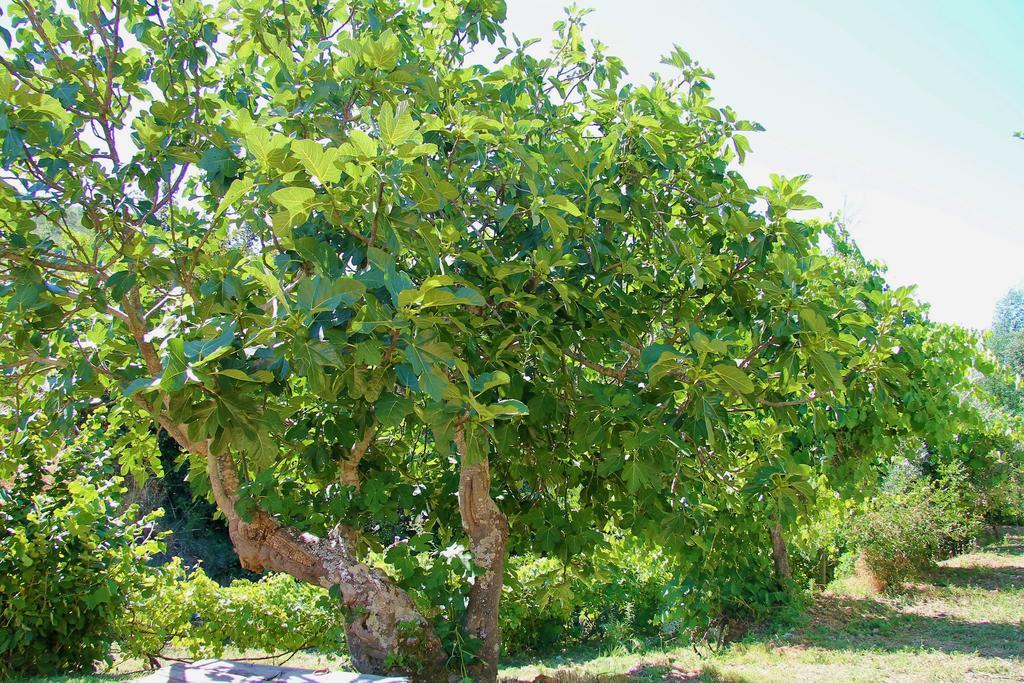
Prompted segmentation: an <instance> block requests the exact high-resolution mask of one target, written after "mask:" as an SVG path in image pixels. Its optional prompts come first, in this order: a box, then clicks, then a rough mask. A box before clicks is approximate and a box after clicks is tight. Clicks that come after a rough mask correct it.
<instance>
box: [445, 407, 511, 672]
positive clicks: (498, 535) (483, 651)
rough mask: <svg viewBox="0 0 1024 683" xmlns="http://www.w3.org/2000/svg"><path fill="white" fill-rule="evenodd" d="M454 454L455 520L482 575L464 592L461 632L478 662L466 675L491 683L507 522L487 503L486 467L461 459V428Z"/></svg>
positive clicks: (495, 669)
mask: <svg viewBox="0 0 1024 683" xmlns="http://www.w3.org/2000/svg"><path fill="white" fill-rule="evenodd" d="M455 445H456V446H457V447H458V450H459V460H460V470H459V514H460V515H461V517H462V528H463V529H464V530H465V531H466V534H467V535H468V536H469V549H470V552H471V553H472V555H473V561H474V562H475V563H476V564H477V565H478V566H479V567H480V568H481V569H483V573H482V574H480V575H479V576H477V577H476V579H475V581H474V582H473V585H472V586H470V589H469V605H468V608H467V612H466V631H467V632H468V633H469V635H471V636H472V637H473V638H476V639H477V640H479V641H480V649H479V651H478V653H477V656H478V658H479V659H478V661H477V663H476V664H475V665H474V666H473V669H472V671H471V673H472V675H473V680H474V681H496V680H497V678H498V657H499V656H500V654H501V627H500V625H499V623H498V614H499V607H500V605H501V589H502V585H503V584H504V580H505V550H506V546H507V545H508V532H509V528H508V519H507V518H506V517H505V514H504V513H503V512H502V511H501V510H500V509H499V508H498V505H497V503H495V502H494V499H493V498H491V474H490V463H489V461H488V459H487V458H486V457H484V458H483V459H482V460H479V461H471V460H469V459H467V455H466V434H465V425H464V424H460V425H459V426H458V427H457V428H456V431H455Z"/></svg>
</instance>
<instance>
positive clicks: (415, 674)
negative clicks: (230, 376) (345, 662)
mask: <svg viewBox="0 0 1024 683" xmlns="http://www.w3.org/2000/svg"><path fill="white" fill-rule="evenodd" d="M161 425H162V426H163V427H164V428H165V429H167V431H168V432H169V433H170V434H171V436H173V437H174V438H175V439H176V440H178V442H179V443H180V444H181V445H182V447H183V448H187V449H189V450H190V451H191V452H193V453H197V454H199V455H204V456H205V457H206V459H207V469H208V470H209V473H210V483H211V486H212V488H213V494H214V498H215V499H216V502H217V507H218V508H219V509H220V510H221V512H222V513H223V514H224V516H225V517H226V518H227V522H228V533H229V535H230V537H231V542H232V545H234V548H235V552H237V553H238V558H239V560H240V561H241V563H242V566H243V567H245V568H246V569H249V570H251V571H256V572H259V571H263V570H264V569H271V570H274V571H280V572H285V573H287V574H290V575H291V576H294V577H295V578H297V579H299V580H301V581H306V582H307V583H312V584H316V585H319V586H323V587H324V588H331V587H333V586H338V588H339V590H340V592H341V603H342V606H343V607H344V608H345V610H346V627H345V633H346V635H347V641H348V649H349V654H350V655H351V657H352V662H353V664H354V665H355V666H356V668H357V669H359V670H360V671H362V672H364V673H372V674H400V675H404V676H409V677H410V678H412V679H413V680H414V681H430V682H431V683H434V682H437V681H445V680H447V678H448V675H447V669H446V666H445V661H446V656H445V653H444V650H443V648H442V646H441V641H440V640H439V639H438V637H437V636H436V634H435V633H434V631H433V628H432V626H431V624H430V622H429V621H428V620H427V619H426V618H425V617H424V616H423V615H422V614H420V613H419V611H418V610H417V609H416V606H415V604H414V603H413V601H412V598H410V597H409V595H408V594H407V593H405V591H403V590H402V589H400V588H399V587H398V586H396V585H395V584H394V583H393V582H392V581H391V579H390V578H388V576H387V575H386V574H384V573H383V572H382V571H380V570H379V569H375V568H373V567H369V566H367V565H365V564H363V563H361V562H359V561H358V560H357V558H356V554H355V548H354V547H353V546H352V542H351V539H352V537H353V536H354V534H353V532H352V531H351V530H350V529H347V528H346V527H339V528H338V529H336V530H335V531H334V532H332V533H331V534H330V535H329V536H328V538H326V539H321V538H318V537H316V536H313V535H312V534H307V533H302V532H299V531H297V530H295V529H292V528H289V527H286V526H284V525H282V524H281V523H280V522H278V521H277V520H276V519H274V518H273V517H272V516H271V515H269V514H267V513H266V512H264V511H263V510H260V509H256V510H255V511H253V512H252V514H251V515H250V516H249V519H248V520H243V519H242V517H241V516H240V515H239V514H238V512H237V511H236V509H235V504H236V503H237V501H238V490H239V481H238V472H237V469H236V467H235V464H234V462H233V461H232V458H231V456H230V455H229V454H217V453H213V452H211V450H210V447H209V443H207V442H198V443H196V442H192V441H190V440H189V439H188V438H187V435H186V430H185V429H184V427H183V426H182V425H175V424H173V423H171V422H170V421H168V420H167V419H166V418H163V417H162V419H161ZM410 626H415V628H410ZM396 655H400V656H399V657H395V656H396ZM389 657H390V658H391V660H392V662H398V663H391V662H389V661H388V659H389Z"/></svg>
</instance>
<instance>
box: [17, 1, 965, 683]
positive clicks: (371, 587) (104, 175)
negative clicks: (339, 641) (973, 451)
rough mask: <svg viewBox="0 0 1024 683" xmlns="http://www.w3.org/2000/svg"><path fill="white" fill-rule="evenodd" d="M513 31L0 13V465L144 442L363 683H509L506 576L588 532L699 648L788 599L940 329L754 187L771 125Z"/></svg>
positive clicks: (134, 468)
mask: <svg viewBox="0 0 1024 683" xmlns="http://www.w3.org/2000/svg"><path fill="white" fill-rule="evenodd" d="M504 14H505V5H504V2H501V1H500V0H459V1H455V0H439V1H437V2H434V3H414V2H406V1H402V2H399V1H395V0H372V1H366V2H351V3H349V2H338V3H334V4H326V3H310V4H293V3H271V2H267V1H265V0H254V1H247V2H227V3H222V4H220V5H218V6H217V7H210V6H207V5H205V4H204V3H199V2H176V3H173V4H172V3H167V2H161V1H160V0H156V1H155V2H141V1H137V0H101V1H100V2H96V1H95V0H89V1H81V2H76V3H71V4H70V6H68V7H65V6H64V5H58V4H55V3H50V2H43V3H42V4H40V3H38V2H28V1H27V0H15V2H13V3H12V5H11V7H10V17H11V29H12V30H10V31H6V32H5V33H4V34H3V38H4V40H5V42H7V44H8V45H7V50H6V52H5V54H4V56H3V58H2V60H0V65H2V67H3V69H2V70H0V106H2V107H3V112H2V113H3V115H4V116H3V117H2V118H0V122H2V125H3V126H4V128H3V134H4V142H3V146H2V151H0V159H2V165H3V169H4V171H3V173H2V174H0V181H2V182H0V231H2V233H0V259H2V261H0V263H2V268H3V275H2V278H3V280H2V289H0V300H2V302H3V305H4V307H5V310H6V312H7V315H6V316H5V317H4V318H3V321H2V322H0V364H2V365H3V367H4V385H3V386H4V391H5V395H6V397H7V399H8V403H9V404H10V405H11V409H10V414H9V417H10V419H9V421H8V422H9V427H10V429H12V430H13V438H12V448H11V449H10V450H6V449H5V452H6V453H9V459H8V461H7V462H6V463H5V467H6V469H7V470H8V471H11V470H16V469H17V468H18V467H20V465H19V462H20V461H21V460H22V459H23V458H24V452H23V450H20V449H21V448H22V447H21V446H19V445H18V444H19V443H24V439H22V438H21V437H20V436H19V433H20V432H22V431H24V430H26V429H28V428H29V426H30V424H31V416H32V415H34V414H39V413H40V412H45V413H46V414H47V415H50V416H53V421H54V424H55V426H56V427H62V428H64V429H66V430H74V429H76V428H77V425H78V424H79V423H80V420H81V416H82V414H83V413H84V412H87V411H88V410H89V409H90V406H93V405H96V404H97V403H103V404H105V405H106V406H108V407H109V409H110V410H111V412H112V414H115V415H118V416H120V418H121V419H122V420H123V421H124V422H125V423H132V424H136V425H145V426H147V427H148V425H155V426H157V427H159V428H160V429H162V430H163V431H164V432H166V434H167V435H169V436H170V438H172V439H173V440H174V441H176V442H177V443H178V444H179V446H180V448H181V449H182V451H183V453H185V454H186V456H185V457H186V458H187V459H188V462H189V467H190V472H191V475H190V476H191V479H192V481H193V482H194V483H195V485H196V488H197V490H198V491H199V492H200V493H206V494H208V495H210V496H211V497H212V499H213V500H214V501H215V503H216V505H217V507H218V509H219V510H220V512H221V513H222V514H223V515H224V517H225V518H226V520H227V523H228V528H229V533H230V536H231V540H232V543H233V545H234V547H235V550H236V552H237V553H238V555H239V558H240V560H241V562H242V565H243V566H244V567H246V568H247V569H250V570H253V571H261V570H264V569H271V570H276V571H282V572H286V573H288V574H291V575H292V576H295V577H297V578H299V579H301V580H304V581H308V582H310V583H315V584H318V585H321V586H325V587H329V588H331V589H332V591H334V593H335V594H336V595H337V597H338V599H339V601H340V604H341V606H342V608H343V609H344V610H345V615H346V624H347V625H346V633H347V639H348V646H349V649H350V652H351V654H352V658H353V661H354V662H355V664H356V666H357V667H358V668H360V669H361V670H364V671H369V672H403V673H408V674H411V675H413V676H415V677H417V678H420V679H424V680H442V679H444V678H445V677H448V676H455V677H458V676H469V677H472V678H473V679H476V680H494V679H495V677H496V674H497V659H498V655H499V652H500V630H499V628H498V610H499V604H500V597H501V593H502V585H503V577H504V562H505V558H506V556H507V554H508V553H509V552H523V551H525V550H534V551H537V552H540V553H543V554H547V555H550V556H553V557H558V558H561V559H563V560H570V559H571V558H573V557H574V556H577V555H579V554H580V553H582V552H584V551H586V550H588V549H591V548H593V547H594V545H595V544H600V543H602V542H603V540H604V538H605V533H606V532H608V531H609V530H619V531H622V532H624V533H628V534H631V535H635V536H637V537H640V538H642V539H644V540H645V541H646V542H649V543H654V544H658V545H660V546H663V547H664V548H665V549H666V552H669V553H671V555H672V556H673V557H674V558H675V560H676V561H677V562H678V566H679V567H680V576H681V581H680V586H679V590H680V592H681V594H693V593H694V592H695V591H698V592H700V594H701V598H702V599H701V601H700V604H701V605H702V610H700V614H699V615H697V616H693V615H691V616H692V618H693V619H697V618H698V616H699V618H701V619H703V618H705V617H706V615H707V614H710V613H713V612H714V611H716V610H719V609H721V608H722V606H723V605H726V604H730V603H735V602H744V601H746V602H748V603H749V602H751V601H754V602H759V603H761V604H764V603H765V602H767V601H770V600H772V599H774V597H773V596H776V595H777V593H778V585H777V582H776V580H775V578H774V577H773V575H772V573H771V571H770V570H769V569H768V566H769V565H770V563H771V561H772V558H773V555H772V552H771V548H773V547H774V548H775V549H776V553H775V558H774V559H775V560H776V566H779V565H778V561H779V558H780V552H781V550H780V549H781V548H784V543H781V541H782V540H783V538H782V534H783V533H784V530H785V529H784V527H785V524H786V522H787V521H788V520H790V519H791V518H792V516H793V514H794V513H793V512H791V510H798V509H799V504H798V503H799V500H800V499H801V497H803V498H806V497H807V496H808V495H809V494H808V493H807V492H808V490H809V486H810V485H811V483H813V482H816V481H818V480H819V478H820V476H821V473H822V468H823V467H825V466H833V465H836V466H837V467H836V468H835V472H836V474H835V475H834V476H835V477H836V478H837V479H840V480H842V479H843V478H844V477H845V476H846V475H844V474H843V469H842V467H839V465H843V464H846V463H848V462H864V461H870V459H871V458H873V457H876V456H877V455H878V452H877V451H878V449H880V448H882V447H883V446H884V444H885V443H886V442H885V441H884V439H883V440H881V441H879V440H878V439H880V438H881V436H884V434H885V433H887V432H886V429H888V426H887V425H888V424H889V423H890V422H891V423H893V424H895V425H897V426H898V427H899V426H902V427H907V424H906V423H907V420H911V421H913V420H916V419H924V418H923V417H921V418H918V417H913V414H914V413H913V411H914V410H915V409H919V408H920V409H922V410H923V411H924V413H925V414H927V416H929V417H934V416H933V415H932V414H931V412H929V411H928V410H927V409H928V407H929V406H931V405H932V402H940V401H942V400H943V398H944V397H948V396H949V395H951V392H952V391H953V389H954V388H955V387H956V386H957V385H958V384H959V383H960V381H961V379H962V377H963V372H962V369H963V368H964V367H965V366H966V364H969V363H970V358H968V357H967V356H965V355H961V354H960V353H959V349H960V348H961V346H959V345H958V346H955V349H957V351H956V352H955V353H953V354H951V355H950V356H949V357H950V358H951V365H950V366H949V367H947V368H944V369H945V370H950V372H948V373H941V374H940V373H937V372H929V371H928V363H929V362H930V358H931V356H933V355H934V354H944V353H945V351H944V350H943V348H942V345H941V343H939V341H940V340H943V339H946V338H950V334H949V333H947V332H945V331H943V330H942V329H941V328H936V327H934V326H931V325H930V324H929V323H928V322H927V319H926V318H925V317H924V315H923V314H922V313H921V312H920V311H919V310H918V308H917V306H916V304H914V303H913V301H912V299H910V297H909V293H907V292H905V291H902V290H892V289H891V288H889V287H888V286H887V285H886V283H885V281H884V279H883V278H882V277H881V275H880V274H879V273H878V272H874V271H871V270H870V269H863V268H860V269H858V267H855V266H851V265H850V263H849V262H848V260H845V256H844V252H843V251H842V249H844V248H845V249H846V252H845V253H846V254H849V253H852V251H851V250H852V249H853V248H852V247H844V244H845V242H844V240H843V238H842V236H841V235H839V234H838V233H836V232H834V231H832V232H828V231H826V226H825V225H822V224H818V223H807V222H801V221H799V220H796V219H795V218H794V217H793V214H794V212H798V211H800V210H804V209H810V208H815V207H817V206H818V204H817V203H816V202H815V201H814V200H813V199H812V198H810V197H808V196H807V195H806V194H805V193H804V192H803V190H802V186H803V184H804V182H805V181H806V179H805V178H796V179H784V178H773V181H772V185H771V186H770V187H765V188H757V189H755V188H751V187H749V186H748V185H747V184H746V182H745V181H744V180H743V178H742V176H740V175H739V174H738V173H737V172H736V171H735V170H734V168H733V166H732V165H731V164H732V162H733V161H737V160H740V161H741V160H742V159H743V157H744V155H745V154H746V152H747V151H748V149H749V145H748V142H747V140H746V138H745V137H744V132H745V131H749V130H754V129H756V126H755V125H754V124H751V123H749V122H745V121H742V120H740V119H738V118H737V117H736V115H735V114H734V112H732V111H731V110H730V109H729V108H721V107H717V106H715V104H714V102H713V101H712V99H711V97H710V94H709V78H710V74H709V73H708V72H707V71H706V70H704V69H702V68H701V67H700V66H699V65H698V64H696V63H695V62H693V61H692V60H691V59H690V57H689V56H688V55H687V54H686V53H685V52H683V51H682V50H679V49H677V50H675V51H674V52H673V53H672V54H671V55H670V56H669V57H668V58H667V59H666V64H667V66H668V67H669V68H670V69H671V73H672V76H670V77H658V78H656V79H655V81H654V83H653V84H652V85H650V86H637V85H631V84H628V83H626V82H624V81H623V80H622V76H623V68H622V64H621V62H619V61H618V60H617V59H615V58H614V57H610V56H607V55H606V54H605V51H604V48H603V47H602V46H601V45H600V44H596V43H595V44H592V45H587V44H586V43H585V42H584V40H583V38H582V33H581V25H582V24H581V15H580V14H579V13H575V12H573V13H570V14H569V16H568V18H567V20H566V21H564V22H562V23H560V24H559V25H558V26H557V29H558V39H557V40H556V41H555V43H554V45H553V48H554V49H553V54H552V55H551V56H550V57H544V58H538V57H535V56H533V55H531V53H530V52H529V51H528V47H529V44H527V43H523V42H521V41H519V40H518V39H514V38H511V37H508V36H505V35H504V34H503V32H502V29H501V27H500V22H501V20H502V19H503V18H504ZM498 40H500V41H502V43H503V46H502V47H500V48H499V50H498V62H497V63H496V64H495V65H494V66H493V67H484V66H481V65H479V64H475V63H474V62H473V61H472V60H471V59H469V58H468V55H469V54H470V51H471V50H472V48H473V46H474V45H476V44H478V43H479V42H481V41H491V42H494V41H498ZM830 244H831V245H832V246H831V247H830V246H829V245H830ZM833 248H835V249H839V250H840V253H839V254H838V255H837V254H835V253H833V251H832V249H833ZM954 337H955V335H954ZM958 371H960V372H958ZM936 405H938V404H937V403H936ZM936 410H938V408H936ZM933 412H934V411H933ZM938 414H939V413H936V415H938ZM862 416H865V417H863V418H862ZM869 418H870V419H869ZM910 426H913V425H910ZM807 430H811V431H810V432H808V431H807ZM843 430H848V432H844V431H843ZM848 433H849V434H852V435H854V436H853V437H852V438H853V439H854V440H855V441H856V443H857V445H858V446H859V447H858V448H856V449H846V448H841V447H839V445H838V444H839V443H842V442H843V439H844V438H845V436H846V435H847V434H848ZM808 434H810V436H808ZM840 434H842V436H840ZM829 439H831V442H830V441H829ZM830 443H831V446H830V445H829V444H830ZM818 446H821V450H818ZM154 453H155V451H154V450H153V446H152V440H151V439H148V440H146V441H145V442H144V443H139V444H138V445H137V447H136V448H128V449H126V451H125V454H124V457H123V464H124V467H125V468H126V470H128V471H131V472H133V473H138V474H143V473H144V472H145V471H146V470H147V469H149V468H150V466H149V463H148V460H147V458H151V457H154V456H153V454H154ZM786 501H791V502H792V504H791V503H790V502H786ZM751 513H752V514H751ZM455 520H457V521H455ZM751 548H756V549H757V550H756V551H754V552H751ZM723 576H731V578H732V581H733V586H735V587H729V585H728V584H725V585H724V586H723V582H722V581H720V579H721V577H723ZM736 577H742V580H739V581H736V580H735V579H736ZM729 591H732V592H731V593H730V592H729ZM689 604H691V605H692V604H693V601H690V603H689Z"/></svg>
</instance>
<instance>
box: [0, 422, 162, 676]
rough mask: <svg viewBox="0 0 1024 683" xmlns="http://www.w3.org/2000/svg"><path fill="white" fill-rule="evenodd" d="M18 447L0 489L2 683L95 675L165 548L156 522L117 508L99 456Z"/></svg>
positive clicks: (112, 477)
mask: <svg viewBox="0 0 1024 683" xmlns="http://www.w3.org/2000/svg"><path fill="white" fill-rule="evenodd" d="M87 431H88V430H87V429H83V432H87ZM16 447H18V448H20V449H21V460H20V466H19V467H18V468H17V469H16V470H14V471H13V473H10V474H8V475H6V476H5V478H4V480H2V481H0V529H2V530H3V532H2V533H0V678H5V677H7V676H10V675H14V674H20V675H44V674H50V673H57V672H61V673H71V672H77V671H84V670H88V669H91V668H92V666H93V663H94V661H95V660H101V659H105V658H106V657H107V655H108V646H109V643H110V641H111V639H112V638H113V637H114V630H115V625H114V624H115V621H116V619H117V618H118V616H119V615H120V614H121V613H122V612H123V610H124V606H125V604H126V601H127V600H128V595H129V594H130V593H133V592H135V591H136V590H138V589H139V588H140V587H141V585H142V580H143V576H142V574H141V571H140V568H141V567H142V566H143V564H144V562H145V560H146V559H147V558H148V557H150V556H151V555H152V554H153V553H155V552H156V551H157V550H158V543H157V541H156V540H153V539H152V538H150V536H151V535H152V528H153V521H154V517H155V516H154V515H149V516H146V517H143V518H141V519H139V518H138V515H137V512H136V510H135V509H134V508H132V507H124V506H122V505H120V497H121V495H122V494H123V493H124V487H123V485H122V479H121V477H119V476H117V475H116V474H115V471H114V469H113V467H112V465H111V464H110V462H109V461H108V459H107V458H105V457H104V455H103V451H102V450H100V454H99V455H96V454H95V451H91V450H90V449H84V448H79V447H78V445H76V446H75V447H72V448H70V449H68V450H65V451H60V452H57V453H46V452H45V451H44V450H43V448H42V446H40V444H38V443H31V442H28V443H22V444H19V445H17V446H16ZM90 453H92V454H90Z"/></svg>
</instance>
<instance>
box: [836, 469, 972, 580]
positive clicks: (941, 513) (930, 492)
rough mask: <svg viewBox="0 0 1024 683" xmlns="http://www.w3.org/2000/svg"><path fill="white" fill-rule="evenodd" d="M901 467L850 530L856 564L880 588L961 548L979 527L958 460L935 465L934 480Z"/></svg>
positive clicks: (909, 576)
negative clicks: (856, 558) (938, 465)
mask: <svg viewBox="0 0 1024 683" xmlns="http://www.w3.org/2000/svg"><path fill="white" fill-rule="evenodd" d="M902 467H903V468H904V471H899V470H898V471H897V474H896V476H894V477H893V478H892V479H891V481H890V482H889V484H888V486H887V487H886V488H885V489H883V492H882V495H880V496H879V497H878V498H876V499H875V501H874V502H873V504H872V505H871V506H870V507H869V508H868V510H867V511H866V512H865V513H864V514H863V515H861V516H860V517H858V518H857V519H856V520H855V521H854V523H853V525H852V529H851V534H850V540H851V542H852V543H853V544H854V545H855V547H856V548H857V549H858V550H859V554H860V559H859V564H860V565H861V568H862V569H864V570H866V571H867V572H868V573H869V575H870V577H871V578H872V579H873V581H874V583H875V584H876V588H878V589H879V590H886V589H888V588H892V587H896V586H899V585H900V584H902V583H903V582H904V581H908V580H911V579H914V578H916V577H918V576H920V575H921V574H922V573H923V572H925V571H927V570H928V569H930V568H931V567H932V566H934V563H935V560H937V559H940V558H942V557H945V556H949V555H950V554H952V553H955V552H960V551H962V550H964V549H965V548H966V547H967V545H968V544H970V543H971V542H972V541H973V539H974V538H975V537H976V536H977V535H978V533H979V532H980V530H981V516H980V515H979V513H978V510H977V506H976V504H975V501H974V500H973V496H972V492H971V489H970V486H969V485H968V482H967V479H966V475H965V473H964V470H963V468H962V466H960V465H949V466H944V467H942V468H940V471H939V473H938V477H937V479H935V480H931V479H928V478H925V477H920V476H916V475H915V474H914V473H913V471H912V469H911V468H907V467H906V465H905V464H904V465H903V466H902Z"/></svg>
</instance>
